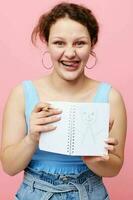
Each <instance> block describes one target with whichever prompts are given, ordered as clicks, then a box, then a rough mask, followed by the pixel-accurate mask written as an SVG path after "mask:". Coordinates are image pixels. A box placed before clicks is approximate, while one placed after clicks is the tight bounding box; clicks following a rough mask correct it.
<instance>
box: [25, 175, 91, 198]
mask: <svg viewBox="0 0 133 200" xmlns="http://www.w3.org/2000/svg"><path fill="white" fill-rule="evenodd" d="M24 183H26V184H28V185H29V186H30V187H31V188H36V189H40V190H44V191H47V194H44V197H43V196H42V198H41V199H40V200H49V199H50V198H51V197H52V196H53V195H54V193H64V192H70V191H78V192H79V198H80V200H89V198H88V195H87V191H86V188H85V186H84V184H77V183H73V182H69V184H63V185H52V184H50V183H48V182H46V181H42V180H38V179H36V178H34V177H33V176H30V174H26V175H25V179H24ZM44 198H45V199H44Z"/></svg>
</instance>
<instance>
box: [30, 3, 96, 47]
mask: <svg viewBox="0 0 133 200" xmlns="http://www.w3.org/2000/svg"><path fill="white" fill-rule="evenodd" d="M64 17H69V18H70V19H72V20H74V21H76V22H79V23H80V24H82V25H84V26H85V27H86V28H87V30H88V32H89V34H90V38H91V46H92V47H93V46H94V45H95V44H96V43H97V41H98V32H99V25H98V22H97V20H96V18H95V16H94V15H93V13H92V11H91V10H90V9H88V8H86V7H84V6H82V5H78V4H74V3H66V2H65V3H60V4H57V5H56V6H55V7H53V8H52V9H51V10H50V11H48V12H46V13H44V14H43V15H41V16H40V18H39V21H38V23H37V25H36V26H35V27H34V29H33V32H32V35H31V41H32V43H33V44H34V45H35V44H36V38H37V36H39V38H40V40H41V41H42V42H48V40H49V33H50V28H51V26H52V25H53V24H54V23H56V21H57V20H58V19H60V18H64Z"/></svg>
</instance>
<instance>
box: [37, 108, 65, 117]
mask: <svg viewBox="0 0 133 200" xmlns="http://www.w3.org/2000/svg"><path fill="white" fill-rule="evenodd" d="M61 113H62V110H58V109H50V110H49V112H46V111H40V112H38V113H37V118H43V117H48V116H52V115H58V114H61Z"/></svg>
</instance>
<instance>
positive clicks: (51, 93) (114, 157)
mask: <svg viewBox="0 0 133 200" xmlns="http://www.w3.org/2000/svg"><path fill="white" fill-rule="evenodd" d="M46 46H47V50H48V51H49V53H50V56H51V59H52V63H53V68H54V69H53V71H52V73H51V74H50V75H47V76H46V75H45V76H43V77H41V78H40V79H38V80H34V81H33V83H34V85H35V87H36V88H37V90H38V94H39V97H40V102H39V103H38V104H37V105H36V107H35V108H34V109H33V111H32V113H31V117H30V130H29V134H26V123H25V115H24V112H25V99H24V93H23V88H22V85H21V84H19V85H17V86H16V87H15V88H13V89H12V91H11V93H10V95H9V97H8V100H7V103H6V105H5V109H4V113H3V126H2V127H3V130H2V133H3V136H2V148H1V161H2V166H3V169H4V171H5V172H6V173H8V174H9V175H15V174H17V173H19V172H20V171H22V170H23V169H25V168H26V166H27V165H28V163H29V162H30V160H31V158H32V155H33V154H34V152H35V151H36V148H37V145H38V141H39V137H40V132H42V131H43V132H44V131H52V130H54V129H55V128H56V127H54V126H53V125H52V123H51V122H54V121H58V120H61V117H59V114H61V113H62V111H59V110H57V109H55V108H53V107H52V105H49V104H47V101H48V100H53V99H55V98H56V99H57V100H64V101H65V100H69V101H80V100H82V101H87V102H91V100H92V98H93V96H94V95H95V93H96V90H97V87H98V85H99V83H100V82H99V81H96V80H93V79H91V78H88V77H87V76H86V75H85V73H84V68H85V65H86V63H87V61H88V59H89V55H90V52H91V50H92V48H93V47H91V40H90V35H89V32H88V30H87V28H86V27H85V26H83V25H81V24H80V23H78V22H76V21H73V20H71V19H69V18H67V17H66V18H63V19H59V20H58V21H57V22H56V23H55V24H54V25H52V27H51V29H50V35H49V41H48V43H47V44H46ZM62 60H63V61H65V62H68V63H69V64H70V62H71V63H72V62H73V60H79V61H80V63H79V66H78V68H77V69H76V70H75V71H72V72H70V71H67V70H66V68H65V67H63V66H62V64H61V62H60V61H62ZM44 85H45V88H44ZM86 91H89V92H86ZM73 94H75V95H73ZM109 103H110V130H109V138H108V140H107V141H106V142H105V143H106V148H107V149H108V150H109V155H108V156H103V157H97V156H86V157H84V156H83V157H82V159H83V161H84V162H85V163H86V164H87V166H88V167H89V168H90V169H91V170H92V171H93V172H95V173H96V174H97V175H99V176H104V177H112V176H116V175H117V174H118V173H119V171H120V169H121V167H122V165H123V161H124V146H125V138H126V110H125V106H124V102H123V99H122V96H121V95H120V93H119V92H118V91H117V90H116V89H114V88H112V89H111V91H110V94H109ZM46 105H48V106H49V112H47V110H45V109H44V107H45V106H46ZM12 114H13V117H12ZM48 123H51V124H48ZM49 134H50V133H49ZM25 149H26V151H25ZM14 162H15V165H12V163H14Z"/></svg>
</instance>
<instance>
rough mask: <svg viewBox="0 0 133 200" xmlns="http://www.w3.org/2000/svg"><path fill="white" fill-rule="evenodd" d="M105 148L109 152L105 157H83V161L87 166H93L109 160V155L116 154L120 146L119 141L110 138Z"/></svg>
mask: <svg viewBox="0 0 133 200" xmlns="http://www.w3.org/2000/svg"><path fill="white" fill-rule="evenodd" d="M105 143H106V146H105V148H106V149H107V150H108V155H105V156H83V157H82V159H83V161H84V162H85V163H86V164H91V163H95V162H99V161H107V160H109V154H115V150H116V145H118V140H117V139H115V138H108V139H107V140H106V141H105Z"/></svg>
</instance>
